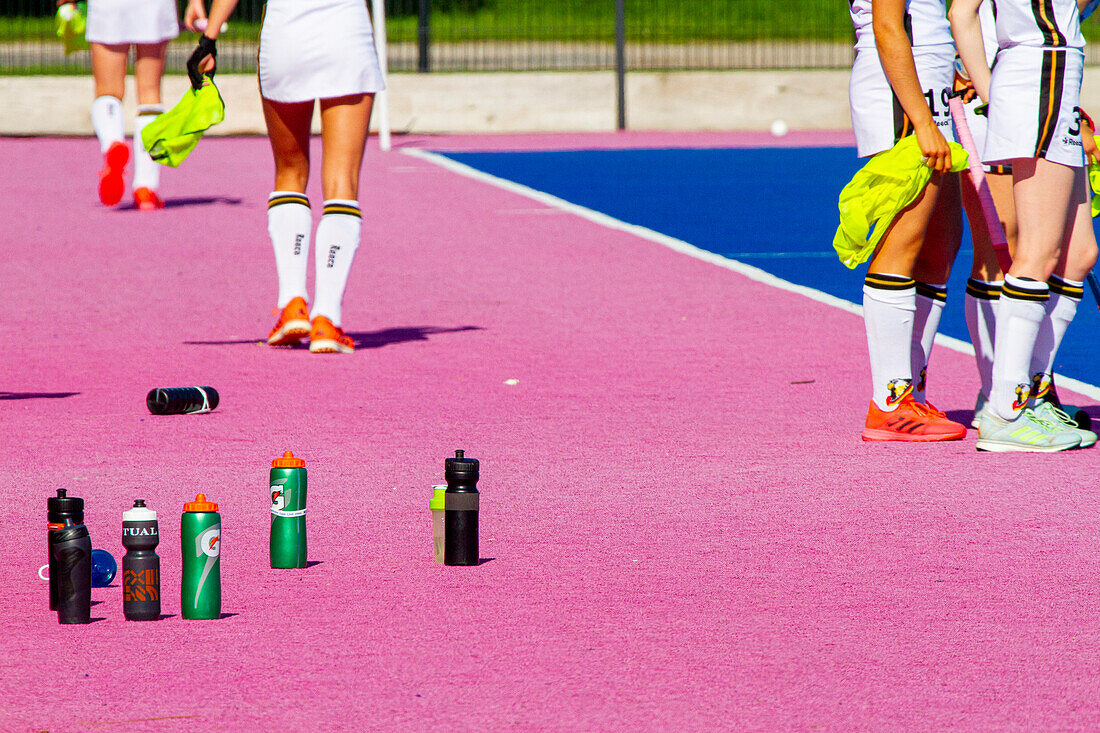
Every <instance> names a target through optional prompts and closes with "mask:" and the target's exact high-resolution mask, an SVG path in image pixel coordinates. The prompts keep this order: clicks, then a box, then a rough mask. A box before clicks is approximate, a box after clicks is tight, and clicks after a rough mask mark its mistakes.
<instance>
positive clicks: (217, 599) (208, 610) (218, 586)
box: [180, 494, 222, 619]
mask: <svg viewBox="0 0 1100 733" xmlns="http://www.w3.org/2000/svg"><path fill="white" fill-rule="evenodd" d="M221 534H222V518H221V515H220V514H218V505H217V504H215V503H214V502H212V501H207V500H206V495H205V494H199V495H198V496H196V497H195V500H194V501H191V502H188V503H186V504H184V505H183V520H182V522H181V526H180V537H181V540H182V543H183V592H182V593H181V594H180V611H181V613H182V615H183V617H184V618H188V619H210V618H220V617H221V613H222V578H221V551H222V542H221Z"/></svg>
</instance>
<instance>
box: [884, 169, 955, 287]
mask: <svg viewBox="0 0 1100 733" xmlns="http://www.w3.org/2000/svg"><path fill="white" fill-rule="evenodd" d="M941 179H942V176H940V175H937V174H933V175H932V180H931V181H930V182H929V184H928V185H927V186H925V188H924V191H923V192H922V193H921V195H920V196H919V197H918V198H917V200H916V201H914V202H913V203H911V204H910V205H909V206H908V207H906V208H905V209H904V210H902V212H901V213H900V214H898V216H897V218H896V219H894V222H893V224H891V225H890V230H889V231H887V232H886V234H885V236H883V238H882V241H881V242H879V246H878V249H877V250H875V254H874V256H873V257H872V259H871V264H870V266H869V267H868V269H867V272H868V273H878V274H890V275H904V276H906V277H911V276H912V275H913V267H914V265H915V264H916V261H917V256H918V255H919V254H920V251H921V246H922V245H923V243H924V235H925V233H926V232H927V231H928V220H929V219H930V218H931V216H932V210H933V209H934V208H935V205H936V198H937V197H938V196H939V192H940V181H941Z"/></svg>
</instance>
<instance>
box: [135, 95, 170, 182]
mask: <svg viewBox="0 0 1100 733" xmlns="http://www.w3.org/2000/svg"><path fill="white" fill-rule="evenodd" d="M162 112H164V107H161V106H160V105H159V104H143V105H140V106H139V107H138V113H137V117H136V118H135V119H134V184H133V185H134V190H135V191H136V190H137V189H139V188H148V189H151V190H153V191H156V190H157V186H159V185H160V163H154V162H153V159H152V158H150V157H149V153H147V152H146V151H145V143H144V142H143V141H142V139H141V131H142V130H144V129H145V126H146V125H148V124H149V123H150V122H152V121H153V120H155V119H156V118H157V115H159V114H160V113H162Z"/></svg>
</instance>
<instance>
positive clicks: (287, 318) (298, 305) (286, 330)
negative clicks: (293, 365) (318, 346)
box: [267, 298, 309, 346]
mask: <svg viewBox="0 0 1100 733" xmlns="http://www.w3.org/2000/svg"><path fill="white" fill-rule="evenodd" d="M308 335H309V307H308V306H307V305H306V301H305V299H304V298H292V299H291V301H290V302H289V303H287V304H286V307H285V308H283V311H282V313H280V314H279V322H278V323H276V324H275V328H273V329H271V333H269V334H268V336H267V343H269V344H270V345H272V346H289V345H291V344H296V343H298V342H299V341H300V340H301V339H302V338H303V337H305V336H308Z"/></svg>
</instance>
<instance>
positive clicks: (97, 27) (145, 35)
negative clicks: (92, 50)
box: [84, 0, 180, 45]
mask: <svg viewBox="0 0 1100 733" xmlns="http://www.w3.org/2000/svg"><path fill="white" fill-rule="evenodd" d="M179 34H180V22H179V16H178V15H177V14H176V2H175V0H88V29H87V31H86V32H85V34H84V37H85V38H86V39H87V40H88V41H90V42H92V43H105V44H110V45H117V44H121V43H160V42H161V41H168V40H171V39H173V38H175V37H176V36H178V35H179Z"/></svg>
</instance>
